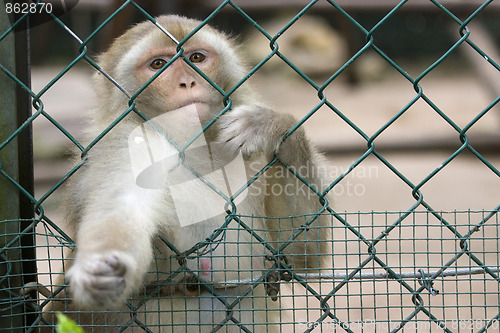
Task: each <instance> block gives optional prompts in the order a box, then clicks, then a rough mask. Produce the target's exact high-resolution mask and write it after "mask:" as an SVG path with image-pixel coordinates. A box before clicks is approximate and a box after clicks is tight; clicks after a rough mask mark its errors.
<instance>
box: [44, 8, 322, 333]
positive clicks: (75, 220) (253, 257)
mask: <svg viewBox="0 0 500 333" xmlns="http://www.w3.org/2000/svg"><path fill="white" fill-rule="evenodd" d="M155 20H156V24H154V23H152V22H151V21H145V22H142V23H139V24H137V25H135V26H133V27H131V28H130V29H129V30H128V31H126V32H125V33H124V34H123V35H121V36H120V37H118V38H117V39H116V40H115V41H114V42H112V44H111V45H110V47H109V49H108V50H107V51H105V52H104V53H103V54H101V55H100V56H99V57H98V60H97V65H98V68H100V71H99V72H98V73H97V74H95V75H94V79H95V90H96V102H97V106H96V108H95V110H94V111H93V112H92V114H91V117H90V124H89V126H88V129H87V133H86V136H87V137H88V138H89V141H88V143H87V145H86V146H85V152H84V153H83V154H82V158H83V162H82V163H81V166H80V167H79V168H78V170H77V171H75V172H74V174H72V175H71V176H70V177H69V179H68V184H66V200H65V203H64V206H65V210H66V214H65V215H66V220H67V224H68V228H69V234H70V235H71V236H72V237H74V240H75V244H76V250H75V251H74V252H70V253H68V254H67V258H68V262H67V263H66V264H65V281H67V283H68V287H67V288H66V290H63V291H61V292H60V293H59V294H58V295H57V297H55V298H54V299H52V300H51V301H50V302H49V303H48V305H46V306H45V308H44V311H45V314H44V321H45V322H46V323H49V324H50V323H53V319H54V318H53V314H54V313H55V312H56V311H61V312H64V313H66V314H68V315H69V316H70V317H72V318H73V319H75V320H77V321H78V322H79V323H80V324H81V325H82V326H83V327H84V328H85V329H89V330H90V329H91V330H92V331H95V332H100V331H106V325H107V326H108V329H109V330H112V331H115V330H117V328H118V327H127V325H128V324H130V323H132V324H131V325H132V326H134V325H135V326H137V325H145V326H146V327H148V328H149V329H150V330H152V331H155V332H160V331H161V332H186V331H187V332H210V331H216V330H218V329H221V330H222V331H225V332H226V331H227V332H240V331H241V330H242V329H246V330H248V331H253V332H261V331H272V330H276V329H278V328H279V324H280V316H281V315H280V311H279V303H280V302H279V297H276V296H277V293H278V290H277V289H276V285H275V284H274V287H271V288H270V290H269V288H267V289H266V287H265V286H264V285H265V284H266V281H270V283H269V285H273V284H272V283H271V282H273V281H274V282H276V281H277V280H279V277H278V278H276V275H274V280H273V278H272V277H271V274H268V275H267V277H266V278H262V276H263V274H265V272H270V271H271V270H272V269H271V270H270V267H271V268H272V267H274V268H275V269H277V270H279V269H285V270H287V269H288V270H293V272H318V271H319V270H320V269H321V267H322V265H323V262H324V260H325V256H327V255H328V253H329V250H328V246H329V242H328V240H329V237H330V236H329V235H330V234H329V228H328V223H329V220H328V218H327V217H326V216H324V215H322V214H319V213H321V212H323V211H324V210H325V208H326V207H327V206H328V205H329V204H330V203H329V201H328V199H327V198H326V196H323V195H320V194H321V193H322V191H323V190H324V189H325V188H326V187H327V185H328V180H327V179H325V173H324V172H321V170H322V168H324V165H325V162H324V160H323V157H322V155H321V154H320V153H318V152H317V150H316V149H315V148H314V147H313V145H312V144H311V143H310V141H309V139H308V138H307V136H306V134H305V132H304V130H303V129H302V128H301V127H299V126H297V124H298V123H297V120H296V119H295V118H294V117H292V116H291V115H288V114H286V113H279V112H276V111H274V110H272V109H270V108H268V107H267V106H265V105H263V103H262V102H261V100H260V98H259V97H258V95H257V93H256V92H255V91H254V89H253V88H252V87H251V86H250V84H247V83H244V84H240V83H239V82H240V80H242V79H243V78H245V77H246V75H247V73H248V71H247V65H246V64H245V61H244V59H243V57H242V55H241V54H240V49H239V48H238V45H237V43H236V41H235V40H234V39H233V38H231V37H228V36H227V35H226V34H225V33H224V32H221V31H219V30H217V29H215V28H213V27H211V26H209V25H205V26H203V28H201V29H199V30H198V31H196V33H194V34H193V35H192V36H191V37H189V38H188V39H187V40H186V41H185V42H183V43H182V44H178V41H181V40H183V39H185V37H186V36H187V35H189V34H191V33H192V31H194V30H195V29H197V27H198V26H199V25H200V24H201V22H200V21H197V20H194V19H190V18H186V17H182V16H176V15H165V16H160V17H157V18H156V19H155ZM235 87H236V88H235ZM228 92H230V93H228ZM293 129H294V130H293ZM96 138H98V140H96ZM297 176H298V177H297ZM303 180H305V181H307V182H304V181H303ZM259 279H260V280H259ZM240 280H247V281H252V282H250V283H249V284H247V285H236V286H232V287H230V286H228V285H227V284H226V285H225V283H226V282H227V281H240ZM255 281H260V282H255ZM64 283H65V282H64V281H61V283H60V285H64ZM278 289H279V288H278ZM268 294H269V295H272V296H273V297H269V296H268ZM146 296H147V297H146ZM276 299H278V300H277V301H273V300H276ZM131 309H133V310H131ZM105 310H106V311H105ZM108 310H109V311H108ZM131 318H132V319H131ZM114 325H116V326H114ZM160 327H161V328H160Z"/></svg>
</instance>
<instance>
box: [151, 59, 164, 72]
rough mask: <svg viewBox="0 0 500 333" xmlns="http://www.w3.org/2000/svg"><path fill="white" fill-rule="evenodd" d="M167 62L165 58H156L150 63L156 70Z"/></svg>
mask: <svg viewBox="0 0 500 333" xmlns="http://www.w3.org/2000/svg"><path fill="white" fill-rule="evenodd" d="M166 63H167V62H166V61H165V60H163V59H155V60H153V61H151V63H150V64H149V67H151V68H152V69H155V70H158V69H160V68H162V67H163V66H165V64H166Z"/></svg>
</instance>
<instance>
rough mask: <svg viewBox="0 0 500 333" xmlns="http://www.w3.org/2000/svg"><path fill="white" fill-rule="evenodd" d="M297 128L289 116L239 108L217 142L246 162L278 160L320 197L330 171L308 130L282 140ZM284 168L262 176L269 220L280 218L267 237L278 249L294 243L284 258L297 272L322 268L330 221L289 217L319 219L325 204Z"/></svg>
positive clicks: (230, 114)
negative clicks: (256, 156)
mask: <svg viewBox="0 0 500 333" xmlns="http://www.w3.org/2000/svg"><path fill="white" fill-rule="evenodd" d="M296 123H297V121H296V120H295V119H294V118H293V117H292V116H291V115H288V114H281V113H277V112H274V111H272V110H269V109H266V108H261V107H257V106H242V107H237V108H235V109H233V110H231V111H230V112H228V113H227V114H226V115H224V117H221V119H220V123H219V126H220V127H219V128H220V136H219V140H221V141H222V142H227V144H229V146H230V147H232V149H240V150H241V151H242V153H243V155H244V156H246V157H247V158H250V157H251V156H252V155H254V154H262V155H264V156H265V158H266V159H267V160H268V161H270V160H271V159H272V158H273V157H274V156H275V155H276V156H277V157H278V159H279V161H280V162H282V163H284V164H286V165H288V166H289V167H291V168H292V169H293V170H295V172H297V173H298V174H300V175H301V176H302V177H303V178H304V179H305V180H306V181H307V182H308V184H309V185H312V187H314V188H315V189H316V190H317V191H318V192H321V191H323V190H324V188H325V187H326V186H327V185H328V180H327V171H326V168H325V166H324V165H323V157H322V156H321V155H320V154H318V153H317V152H316V151H315V149H314V148H313V147H312V145H311V144H310V142H309V140H308V139H307V137H306V135H305V133H304V130H303V129H302V128H298V129H297V130H296V131H295V132H294V133H293V134H291V135H290V136H289V137H288V138H286V140H284V141H283V137H284V135H285V134H286V133H287V132H288V131H289V130H290V129H291V128H292V127H293V126H295V124H296ZM282 163H275V164H274V165H273V166H272V167H271V168H270V169H268V170H267V171H266V173H265V174H264V175H263V176H262V177H263V178H264V179H265V180H266V196H265V213H266V216H268V217H280V219H269V220H268V223H267V228H268V232H269V233H270V236H271V237H272V238H273V239H274V240H275V241H278V242H279V243H280V244H283V242H285V243H289V242H290V241H293V244H288V246H287V247H286V248H285V250H284V253H285V254H286V255H288V256H289V260H290V261H291V262H292V263H293V266H294V267H296V268H306V269H312V268H317V267H319V266H320V265H321V257H322V256H326V255H327V254H328V253H329V250H328V246H327V244H328V242H327V239H328V238H329V228H328V223H329V219H328V218H327V216H317V217H314V215H307V216H305V217H304V216H302V217H293V218H292V217H290V216H300V215H304V214H315V213H318V212H320V211H321V210H322V208H323V205H324V204H325V203H326V201H324V200H321V198H320V197H319V196H318V195H317V194H316V193H315V192H314V191H313V190H311V189H310V188H309V187H308V185H306V184H305V183H304V182H302V181H301V180H300V179H299V178H297V177H296V176H295V175H294V174H293V173H291V172H289V171H288V170H287V169H286V168H285V167H284V165H283V164H282ZM306 223H308V224H307V225H306ZM299 228H303V231H302V233H300V234H299V236H298V237H296V238H294V239H293V240H292V236H293V235H294V234H295V233H296V232H297V231H298V230H299Z"/></svg>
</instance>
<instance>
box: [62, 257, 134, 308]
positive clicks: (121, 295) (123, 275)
mask: <svg viewBox="0 0 500 333" xmlns="http://www.w3.org/2000/svg"><path fill="white" fill-rule="evenodd" d="M133 263H134V260H133V259H132V258H131V257H130V255H128V254H126V253H123V252H112V253H107V254H96V253H92V254H87V253H85V254H77V256H76V259H75V262H74V264H73V266H72V267H71V268H70V269H69V271H68V272H67V274H66V277H67V279H68V280H69V284H70V293H71V294H72V297H73V301H74V302H75V303H76V304H77V305H78V306H80V307H82V308H85V309H99V308H113V307H116V306H118V305H121V304H123V303H124V302H125V301H126V299H127V298H128V297H129V296H130V294H131V293H132V291H133V290H131V289H133V283H131V281H127V280H130V279H127V275H129V274H130V273H131V272H133V271H134V264H133ZM127 273H128V274H127Z"/></svg>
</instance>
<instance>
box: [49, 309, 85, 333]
mask: <svg viewBox="0 0 500 333" xmlns="http://www.w3.org/2000/svg"><path fill="white" fill-rule="evenodd" d="M56 316H57V327H56V332H57V333H85V332H84V331H83V329H82V328H81V327H80V326H78V325H77V324H76V323H75V322H74V321H73V320H71V319H69V318H68V317H67V316H65V315H63V314H62V313H56Z"/></svg>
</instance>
